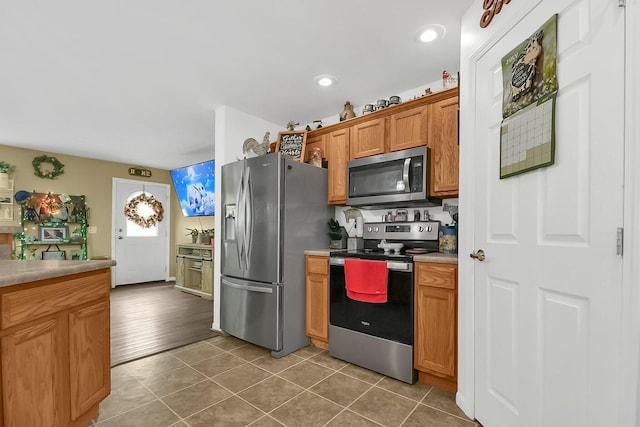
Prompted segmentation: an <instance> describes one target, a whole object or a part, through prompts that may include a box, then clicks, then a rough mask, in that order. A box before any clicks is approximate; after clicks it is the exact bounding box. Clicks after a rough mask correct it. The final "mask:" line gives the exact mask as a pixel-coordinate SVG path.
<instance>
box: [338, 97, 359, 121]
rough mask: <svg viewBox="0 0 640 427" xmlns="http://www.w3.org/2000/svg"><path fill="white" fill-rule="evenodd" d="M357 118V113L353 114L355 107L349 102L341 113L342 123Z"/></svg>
mask: <svg viewBox="0 0 640 427" xmlns="http://www.w3.org/2000/svg"><path fill="white" fill-rule="evenodd" d="M355 116H356V113H354V112H353V105H351V103H350V102H349V101H347V103H346V104H344V110H343V111H342V113H340V121H341V122H343V121H345V120H347V119H352V118H354V117H355Z"/></svg>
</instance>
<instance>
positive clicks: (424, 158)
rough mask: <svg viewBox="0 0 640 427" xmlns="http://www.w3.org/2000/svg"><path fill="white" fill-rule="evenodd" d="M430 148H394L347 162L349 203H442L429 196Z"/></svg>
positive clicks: (389, 204)
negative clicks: (390, 151) (391, 150)
mask: <svg viewBox="0 0 640 427" xmlns="http://www.w3.org/2000/svg"><path fill="white" fill-rule="evenodd" d="M428 192H429V149H428V148H427V147H417V148H411V149H409V150H402V151H394V152H393V153H386V154H379V155H377V156H370V157H363V158H361V159H356V160H351V161H350V162H348V163H347V204H348V205H351V206H360V207H365V208H367V207H368V208H376V207H380V208H383V207H385V206H387V207H391V206H398V207H403V206H413V205H430V206H435V205H441V204H442V200H440V199H433V198H429V197H428Z"/></svg>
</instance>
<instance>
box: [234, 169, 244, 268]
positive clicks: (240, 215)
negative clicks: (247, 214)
mask: <svg viewBox="0 0 640 427" xmlns="http://www.w3.org/2000/svg"><path fill="white" fill-rule="evenodd" d="M243 178H244V169H243V170H242V176H241V177H240V183H239V185H238V194H237V197H236V203H237V204H238V209H237V212H236V221H235V228H236V243H237V244H236V251H237V253H238V267H239V268H240V270H242V255H243V251H244V233H243V232H242V224H243V223H244V204H243V203H242V200H243V193H244V191H243V188H242V187H243Z"/></svg>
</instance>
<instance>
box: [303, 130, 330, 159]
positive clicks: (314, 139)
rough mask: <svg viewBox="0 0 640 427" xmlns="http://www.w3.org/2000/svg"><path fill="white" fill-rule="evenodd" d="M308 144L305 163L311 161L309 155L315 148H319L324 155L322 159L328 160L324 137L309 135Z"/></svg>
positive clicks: (305, 151)
mask: <svg viewBox="0 0 640 427" xmlns="http://www.w3.org/2000/svg"><path fill="white" fill-rule="evenodd" d="M305 144H306V148H305V150H304V161H305V163H306V162H308V161H309V153H311V150H312V149H313V148H319V149H320V152H321V153H322V158H323V159H326V158H327V153H325V147H324V136H323V135H313V136H312V135H308V134H307V142H306V143H305Z"/></svg>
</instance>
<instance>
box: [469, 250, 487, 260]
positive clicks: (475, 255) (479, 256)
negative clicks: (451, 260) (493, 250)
mask: <svg viewBox="0 0 640 427" xmlns="http://www.w3.org/2000/svg"><path fill="white" fill-rule="evenodd" d="M469 256H470V257H471V258H473V259H477V260H478V261H484V251H483V250H482V249H478V251H477V252H473V253H470V254H469Z"/></svg>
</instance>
